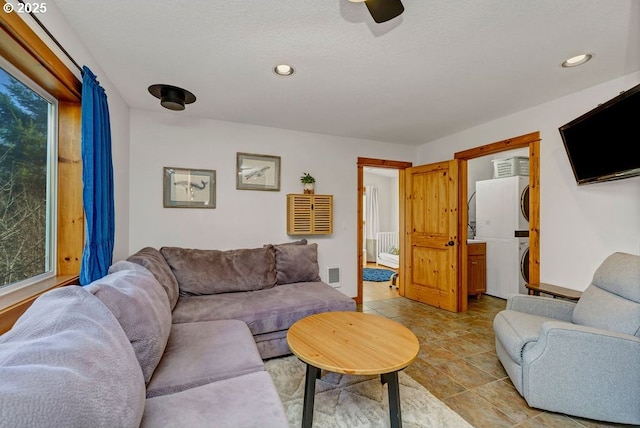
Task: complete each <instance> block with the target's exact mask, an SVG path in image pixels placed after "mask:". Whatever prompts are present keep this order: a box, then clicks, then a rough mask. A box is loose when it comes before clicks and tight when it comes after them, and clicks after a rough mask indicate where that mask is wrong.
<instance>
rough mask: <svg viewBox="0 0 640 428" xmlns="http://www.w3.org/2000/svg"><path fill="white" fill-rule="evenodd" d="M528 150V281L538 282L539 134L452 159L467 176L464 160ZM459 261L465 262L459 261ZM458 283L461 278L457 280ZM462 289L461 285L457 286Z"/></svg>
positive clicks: (462, 186)
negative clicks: (457, 162) (461, 164)
mask: <svg viewBox="0 0 640 428" xmlns="http://www.w3.org/2000/svg"><path fill="white" fill-rule="evenodd" d="M525 147H528V148H529V214H530V217H529V282H531V283H539V282H540V132H539V131H536V132H532V133H530V134H525V135H520V136H518V137H514V138H510V139H507V140H502V141H497V142H495V143H491V144H487V145H484V146H480V147H475V148H472V149H469V150H464V151H462V152H458V153H455V155H454V158H455V159H460V160H462V161H463V162H462V163H463V164H464V166H462V168H463V169H464V170H465V173H467V166H466V163H467V161H469V160H471V159H475V158H479V157H482V156H486V155H491V154H495V153H500V152H503V151H506V150H513V149H519V148H525ZM460 195H461V199H460V200H461V201H466V200H467V196H468V195H467V183H466V181H462V180H461V181H460ZM464 211H465V210H460V215H459V218H460V227H461V231H460V240H461V243H462V245H461V247H463V246H464V247H466V240H467V228H466V224H467V222H464V223H463V220H464V217H466V213H464ZM465 251H466V248H464V249H461V251H460V257H463V255H464V253H465ZM461 260H463V261H464V260H465V259H464V258H462V259H461ZM462 269H463V271H464V272H463V273H462V274H461V275H460V276H461V277H467V274H468V272H466V270H467V267H466V264H465V263H462ZM461 280H462V278H461ZM460 287H462V285H461V286H460Z"/></svg>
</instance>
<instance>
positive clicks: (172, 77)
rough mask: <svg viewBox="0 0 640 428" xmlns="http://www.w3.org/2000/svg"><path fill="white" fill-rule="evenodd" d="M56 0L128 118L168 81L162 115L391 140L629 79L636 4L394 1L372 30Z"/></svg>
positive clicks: (206, 4)
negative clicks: (171, 105) (182, 100)
mask: <svg viewBox="0 0 640 428" xmlns="http://www.w3.org/2000/svg"><path fill="white" fill-rule="evenodd" d="M54 3H55V4H56V5H57V6H58V8H59V9H60V10H61V12H62V13H63V14H64V15H65V16H66V18H67V20H68V22H69V24H70V26H71V27H72V28H73V29H74V30H75V32H76V33H77V34H78V35H79V37H80V38H81V39H82V40H83V42H84V43H85V45H86V46H87V48H88V49H89V50H90V51H91V53H92V55H93V57H94V58H95V60H96V61H97V63H98V64H99V65H100V67H101V68H102V69H103V70H104V72H105V73H106V74H107V77H108V78H109V80H111V81H112V82H113V84H114V85H115V86H116V87H117V88H118V90H119V91H120V93H121V94H122V96H123V97H124V99H125V100H126V102H127V103H128V104H129V106H130V107H131V108H134V109H143V110H155V111H160V110H164V109H162V108H161V107H160V104H159V102H158V100H157V99H155V98H153V97H152V96H151V95H149V93H148V92H147V87H148V86H149V85H151V84H154V83H167V84H171V85H176V86H180V87H184V88H186V89H188V90H190V91H191V92H193V93H194V94H195V95H196V96H197V98H198V100H197V102H196V103H195V104H192V105H190V106H187V109H186V110H185V111H184V112H179V113H174V114H181V115H186V116H194V117H206V118H212V119H219V120H226V121H232V122H240V123H250V124H255V125H263V126H270V127H277V128H285V129H294V130H300V131H308V132H315V133H322V134H331V135H340V136H348V137H356V138H365V139H371V140H380V141H386V142H391V143H401V144H412V145H418V144H422V143H425V142H428V141H431V140H434V139H437V138H440V137H443V136H446V135H449V134H452V133H454V132H458V131H461V130H464V129H467V128H470V127H472V126H475V125H478V124H481V123H484V122H487V121H489V120H492V119H496V118H498V117H501V116H504V115H506V114H510V113H513V112H516V111H519V110H523V109H526V108H529V107H532V106H535V105H538V104H541V103H544V102H547V101H550V100H552V99H555V98H558V97H561V96H564V95H567V94H570V93H573V92H576V91H579V90H581V89H584V88H587V87H590V86H593V85H596V84H599V83H601V82H604V81H607V80H611V79H614V78H617V77H620V76H622V75H625V74H629V73H632V72H635V71H638V70H640V29H639V28H640V1H638V0H535V1H534V0H403V3H404V5H405V12H404V14H403V15H401V16H400V17H398V18H395V19H393V20H391V21H389V22H387V23H384V24H376V23H374V22H373V20H372V18H371V17H370V16H369V14H368V11H367V9H366V6H365V5H364V4H362V3H351V2H349V1H348V0H323V1H321V0H270V1H269V0H243V1H229V0H216V1H205V0H196V1H185V0H172V1H168V0H155V1H151V0H127V1H125V0H109V1H104V0H54ZM54 35H55V34H54ZM582 52H590V53H592V54H593V59H592V60H591V61H590V62H589V63H587V64H585V65H583V66H581V67H577V68H572V69H563V68H562V67H560V63H561V62H562V61H563V60H564V59H566V58H567V57H570V56H573V55H576V54H579V53H582ZM71 54H72V55H73V52H71ZM282 62H285V63H290V64H292V65H293V66H294V67H295V68H296V74H294V75H293V76H291V77H289V78H283V77H278V76H276V75H275V74H274V73H273V72H272V71H271V70H272V68H273V67H274V66H275V65H276V64H279V63H282ZM603 101H605V100H603ZM585 107H588V106H585ZM594 107H595V106H594Z"/></svg>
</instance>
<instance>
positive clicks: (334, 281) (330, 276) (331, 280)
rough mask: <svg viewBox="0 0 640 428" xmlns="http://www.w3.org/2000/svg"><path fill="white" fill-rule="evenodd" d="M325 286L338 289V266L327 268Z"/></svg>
mask: <svg viewBox="0 0 640 428" xmlns="http://www.w3.org/2000/svg"><path fill="white" fill-rule="evenodd" d="M327 284H329V285H330V286H332V287H333V288H338V287H340V266H327Z"/></svg>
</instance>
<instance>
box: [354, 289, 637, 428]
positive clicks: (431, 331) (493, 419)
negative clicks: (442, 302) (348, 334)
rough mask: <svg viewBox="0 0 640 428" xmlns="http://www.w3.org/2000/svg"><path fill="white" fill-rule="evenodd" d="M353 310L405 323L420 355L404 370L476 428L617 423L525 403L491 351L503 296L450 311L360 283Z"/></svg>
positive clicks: (473, 300) (472, 299) (471, 300)
mask: <svg viewBox="0 0 640 428" xmlns="http://www.w3.org/2000/svg"><path fill="white" fill-rule="evenodd" d="M363 296H364V299H363V300H364V303H363V304H362V305H361V307H360V308H359V310H361V311H363V312H371V313H377V314H380V315H384V316H386V317H389V318H391V319H394V320H396V321H398V322H400V323H402V324H404V325H405V326H407V327H409V328H410V329H411V330H412V331H413V332H414V333H415V334H416V336H417V337H418V339H419V341H420V348H421V350H420V354H419V355H418V358H417V360H416V361H414V362H413V363H412V364H411V365H410V366H409V367H407V369H406V372H407V374H409V375H410V376H411V377H412V378H414V379H415V380H416V381H418V382H420V383H421V384H422V385H423V386H424V387H425V388H427V389H428V390H429V391H430V392H431V393H432V394H433V395H435V396H436V397H438V398H439V399H440V400H442V401H443V402H445V403H446V404H447V405H448V406H449V407H450V408H451V409H453V410H454V411H456V412H457V413H458V414H460V415H461V416H462V417H463V418H464V419H465V420H467V421H468V422H469V423H470V424H471V425H473V426H474V427H476V428H485V427H487V428H496V427H523V428H524V427H526V428H533V427H569V428H572V427H583V428H585V427H586V428H594V427H614V426H615V427H620V426H629V425H619V424H618V425H616V424H605V423H602V422H598V421H592V420H586V419H580V418H575V417H569V416H566V415H561V414H557V413H549V412H543V411H540V410H537V409H532V408H530V407H528V406H527V404H526V402H525V401H524V399H523V398H522V397H521V396H520V395H519V394H518V392H517V391H516V389H515V388H514V387H513V385H512V384H511V381H510V380H509V378H508V376H507V374H506V372H505V371H504V369H503V368H502V365H501V364H500V362H499V361H498V358H497V357H496V354H495V344H494V340H495V339H494V335H493V327H492V321H493V318H494V316H495V314H496V313H498V312H499V311H500V310H502V309H504V307H505V301H504V300H502V299H498V298H495V297H491V296H487V295H483V296H482V297H481V298H480V299H479V300H478V299H476V298H475V297H470V298H469V310H468V311H467V312H464V313H458V314H454V313H451V312H447V311H444V310H441V309H437V308H433V307H431V306H428V305H424V304H420V303H417V302H414V301H411V300H408V299H405V298H403V297H400V296H398V293H397V291H396V290H395V288H391V289H390V288H389V283H388V282H387V283H376V282H365V284H364V293H363Z"/></svg>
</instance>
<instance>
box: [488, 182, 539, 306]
mask: <svg viewBox="0 0 640 428" xmlns="http://www.w3.org/2000/svg"><path fill="white" fill-rule="evenodd" d="M528 185H529V177H527V176H513V177H504V178H495V179H491V180H482V181H478V182H476V237H475V239H478V240H482V241H485V242H486V243H487V256H486V257H487V291H486V293H487V294H489V295H491V296H495V297H500V298H503V299H505V298H507V297H508V296H509V295H510V294H517V293H522V292H523V290H524V287H523V285H522V284H521V279H520V277H521V274H520V242H521V240H522V239H523V238H517V237H516V231H528V230H529V222H528V219H527V217H526V215H525V212H523V209H522V206H523V204H524V203H525V201H524V198H525V197H528V192H526V190H527V187H528ZM526 203H527V204H528V201H526Z"/></svg>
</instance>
